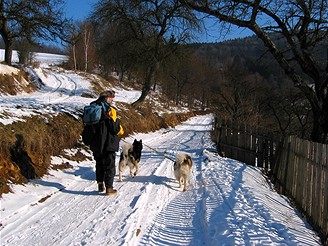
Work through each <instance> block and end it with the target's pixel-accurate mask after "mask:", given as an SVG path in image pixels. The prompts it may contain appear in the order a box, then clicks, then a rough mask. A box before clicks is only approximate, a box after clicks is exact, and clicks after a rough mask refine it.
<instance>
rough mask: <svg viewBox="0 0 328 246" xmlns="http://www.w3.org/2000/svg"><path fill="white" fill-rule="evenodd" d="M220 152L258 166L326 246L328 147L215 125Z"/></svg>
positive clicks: (225, 124)
mask: <svg viewBox="0 0 328 246" xmlns="http://www.w3.org/2000/svg"><path fill="white" fill-rule="evenodd" d="M215 136H216V141H217V147H218V151H219V153H221V154H222V155H224V156H226V157H229V158H232V159H235V160H239V161H241V162H244V163H247V164H250V165H253V166H257V167H261V168H263V169H265V170H266V171H267V173H270V179H271V182H272V183H273V184H274V185H275V186H276V187H277V189H278V191H279V192H281V193H282V194H284V195H286V196H287V197H289V198H290V199H291V200H292V201H293V202H294V203H295V205H296V207H297V208H298V209H299V210H300V211H301V212H302V213H303V215H304V216H305V217H306V218H307V220H308V221H309V222H310V223H311V225H312V226H313V228H314V229H315V230H316V231H317V232H318V233H319V235H320V237H321V239H322V241H323V243H324V245H328V160H327V159H328V157H327V155H328V145H325V144H319V143H313V142H310V141H306V140H302V139H299V138H297V137H295V136H289V137H286V138H284V139H283V140H282V141H278V140H276V139H273V138H272V137H271V136H270V135H268V134H263V132H262V133H259V131H258V130H257V129H254V128H247V127H246V126H240V125H239V126H235V127H231V126H229V125H228V124H227V123H226V122H225V123H222V122H221V123H220V124H217V125H216V129H215Z"/></svg>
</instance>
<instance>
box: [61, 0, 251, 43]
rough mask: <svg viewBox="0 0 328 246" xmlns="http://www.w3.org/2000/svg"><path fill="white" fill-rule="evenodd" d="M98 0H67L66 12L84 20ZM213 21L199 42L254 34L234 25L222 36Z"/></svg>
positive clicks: (70, 15) (69, 16)
mask: <svg viewBox="0 0 328 246" xmlns="http://www.w3.org/2000/svg"><path fill="white" fill-rule="evenodd" d="M97 2H98V0H66V14H67V17H68V18H73V19H74V20H83V19H85V18H86V17H87V16H88V14H89V13H90V11H91V10H92V6H93V5H94V4H95V3H97ZM211 23H214V22H213V21H208V22H207V28H208V30H209V32H208V34H202V35H200V38H199V41H198V42H221V41H223V40H228V39H235V38H238V37H241V38H242V37H246V36H250V35H252V33H251V32H250V31H248V30H245V29H242V28H238V27H232V30H233V31H232V32H231V33H230V34H227V35H225V37H222V36H220V31H219V30H218V28H216V25H215V24H211Z"/></svg>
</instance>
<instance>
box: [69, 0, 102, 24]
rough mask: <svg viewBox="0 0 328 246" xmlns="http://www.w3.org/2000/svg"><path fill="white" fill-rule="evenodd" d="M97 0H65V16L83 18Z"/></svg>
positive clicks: (75, 18) (76, 18)
mask: <svg viewBox="0 0 328 246" xmlns="http://www.w3.org/2000/svg"><path fill="white" fill-rule="evenodd" d="M96 2H97V0H66V11H65V12H66V14H67V17H69V18H73V19H74V20H83V19H84V18H86V17H87V16H88V14H89V12H90V11H91V9H92V5H93V4H95V3H96Z"/></svg>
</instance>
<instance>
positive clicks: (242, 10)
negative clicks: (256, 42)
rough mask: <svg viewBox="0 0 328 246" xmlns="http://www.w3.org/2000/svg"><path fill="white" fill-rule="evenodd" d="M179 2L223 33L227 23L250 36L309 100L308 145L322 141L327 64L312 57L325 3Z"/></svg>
mask: <svg viewBox="0 0 328 246" xmlns="http://www.w3.org/2000/svg"><path fill="white" fill-rule="evenodd" d="M180 2H181V3H183V4H185V5H186V6H187V7H188V8H189V9H190V8H191V9H193V10H195V11H197V12H201V13H204V14H206V15H210V16H214V17H216V18H217V19H218V23H221V24H222V27H224V28H229V25H231V24H232V25H236V26H239V27H244V28H247V29H249V30H251V31H252V32H254V33H255V34H256V36H257V37H258V38H259V39H260V40H262V41H263V43H264V45H265V46H266V47H267V49H268V50H269V52H270V53H271V54H272V55H273V57H274V58H275V60H276V61H277V62H278V63H279V65H280V66H281V67H282V68H283V70H284V71H285V73H286V74H287V76H288V77H289V78H290V79H291V80H292V81H293V83H294V86H295V87H297V88H299V89H300V91H301V92H302V93H303V94H304V95H305V97H306V98H307V100H308V101H309V103H310V105H311V107H312V112H313V119H314V121H313V122H314V123H313V128H312V133H311V140H312V141H316V142H321V143H327V142H328V64H327V61H323V60H317V59H315V57H314V54H315V52H316V49H317V48H318V46H319V45H320V44H322V42H323V41H325V42H327V36H328V31H327V28H328V2H327V1H326V0H321V1H320V0H319V1H314V0H310V1H306V0H299V1H263V0H253V1H248V0H232V1H212V0H199V1H198V0H180ZM273 33H278V34H279V35H278V37H279V38H278V39H275V37H277V35H273Z"/></svg>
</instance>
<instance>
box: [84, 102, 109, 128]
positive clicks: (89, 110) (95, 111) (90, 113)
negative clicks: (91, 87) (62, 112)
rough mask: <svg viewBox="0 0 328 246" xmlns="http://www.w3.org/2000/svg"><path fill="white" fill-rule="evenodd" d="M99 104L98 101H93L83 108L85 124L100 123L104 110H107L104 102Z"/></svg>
mask: <svg viewBox="0 0 328 246" xmlns="http://www.w3.org/2000/svg"><path fill="white" fill-rule="evenodd" d="M101 104H102V105H98V104H96V103H91V104H90V105H88V106H85V107H84V110H83V123H84V124H85V125H93V124H97V123H99V121H100V120H101V118H102V112H103V110H105V107H104V105H103V103H101Z"/></svg>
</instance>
